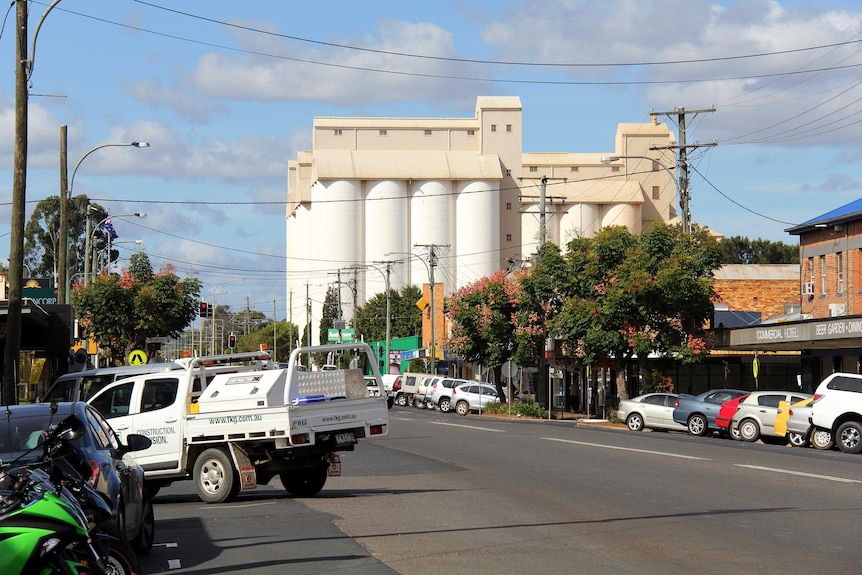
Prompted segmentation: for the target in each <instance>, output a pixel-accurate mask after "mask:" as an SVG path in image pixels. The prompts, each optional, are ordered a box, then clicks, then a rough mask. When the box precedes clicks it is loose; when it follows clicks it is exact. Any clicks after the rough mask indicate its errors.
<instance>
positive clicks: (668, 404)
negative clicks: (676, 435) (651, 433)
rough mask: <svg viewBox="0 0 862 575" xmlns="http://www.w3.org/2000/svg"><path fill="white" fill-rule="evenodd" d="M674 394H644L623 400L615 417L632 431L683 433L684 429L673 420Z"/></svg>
mask: <svg viewBox="0 0 862 575" xmlns="http://www.w3.org/2000/svg"><path fill="white" fill-rule="evenodd" d="M677 397H679V395H678V394H676V393H645V394H643V395H639V396H637V397H633V398H631V399H624V400H623V401H621V402H620V405H619V407H618V408H617V417H618V418H619V419H621V420H623V421H625V422H626V425H627V426H628V428H629V429H631V430H632V431H643V430H644V429H647V428H649V429H664V430H667V429H674V430H678V431H685V430H686V427H685V426H684V425H681V424H679V423H677V422H675V421H674V420H673V410H674V406H675V405H676V400H677Z"/></svg>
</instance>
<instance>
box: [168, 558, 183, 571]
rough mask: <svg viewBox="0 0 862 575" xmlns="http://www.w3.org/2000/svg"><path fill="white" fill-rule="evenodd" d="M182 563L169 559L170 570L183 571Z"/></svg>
mask: <svg viewBox="0 0 862 575" xmlns="http://www.w3.org/2000/svg"><path fill="white" fill-rule="evenodd" d="M181 568H182V563H180V560H179V559H168V569H181Z"/></svg>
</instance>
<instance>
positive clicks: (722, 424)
mask: <svg viewBox="0 0 862 575" xmlns="http://www.w3.org/2000/svg"><path fill="white" fill-rule="evenodd" d="M749 395H751V394H750V393H746V394H745V395H740V396H739V397H737V398H736V399H731V400H730V401H725V402H724V403H722V404H721V409H719V410H718V415H716V416H715V424H716V425H717V426H718V429H719V431H720V432H722V433H727V434H728V435H731V433H730V421H731V420H732V419H733V414H734V413H736V410H737V408H738V407H739V402H740V401H742V400H743V399H745V398H746V397H748V396H749ZM734 439H736V438H735V437H734Z"/></svg>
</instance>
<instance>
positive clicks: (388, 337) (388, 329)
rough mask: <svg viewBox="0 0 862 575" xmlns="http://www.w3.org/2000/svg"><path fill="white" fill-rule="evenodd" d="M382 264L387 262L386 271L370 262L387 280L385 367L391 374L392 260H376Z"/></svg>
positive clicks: (386, 371)
mask: <svg viewBox="0 0 862 575" xmlns="http://www.w3.org/2000/svg"><path fill="white" fill-rule="evenodd" d="M374 263H380V264H386V271H385V272H384V271H383V270H381V269H380V268H379V267H377V266H375V265H371V264H368V266H369V267H372V268H374V269H376V270H377V271H379V272H380V273H381V274H383V277H384V279H385V280H386V349H385V350H384V353H385V355H384V357H383V367H384V370H385V371H384V373H386V374H389V361H390V360H389V345H390V341H391V340H392V311H391V305H392V303H391V300H392V297H391V294H390V293H389V274H390V266H391V265H392V262H374Z"/></svg>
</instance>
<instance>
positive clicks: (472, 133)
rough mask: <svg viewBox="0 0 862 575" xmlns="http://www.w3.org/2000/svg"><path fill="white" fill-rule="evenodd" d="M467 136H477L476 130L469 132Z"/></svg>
mask: <svg viewBox="0 0 862 575" xmlns="http://www.w3.org/2000/svg"><path fill="white" fill-rule="evenodd" d="M467 135H468V136H475V135H476V130H467Z"/></svg>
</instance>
